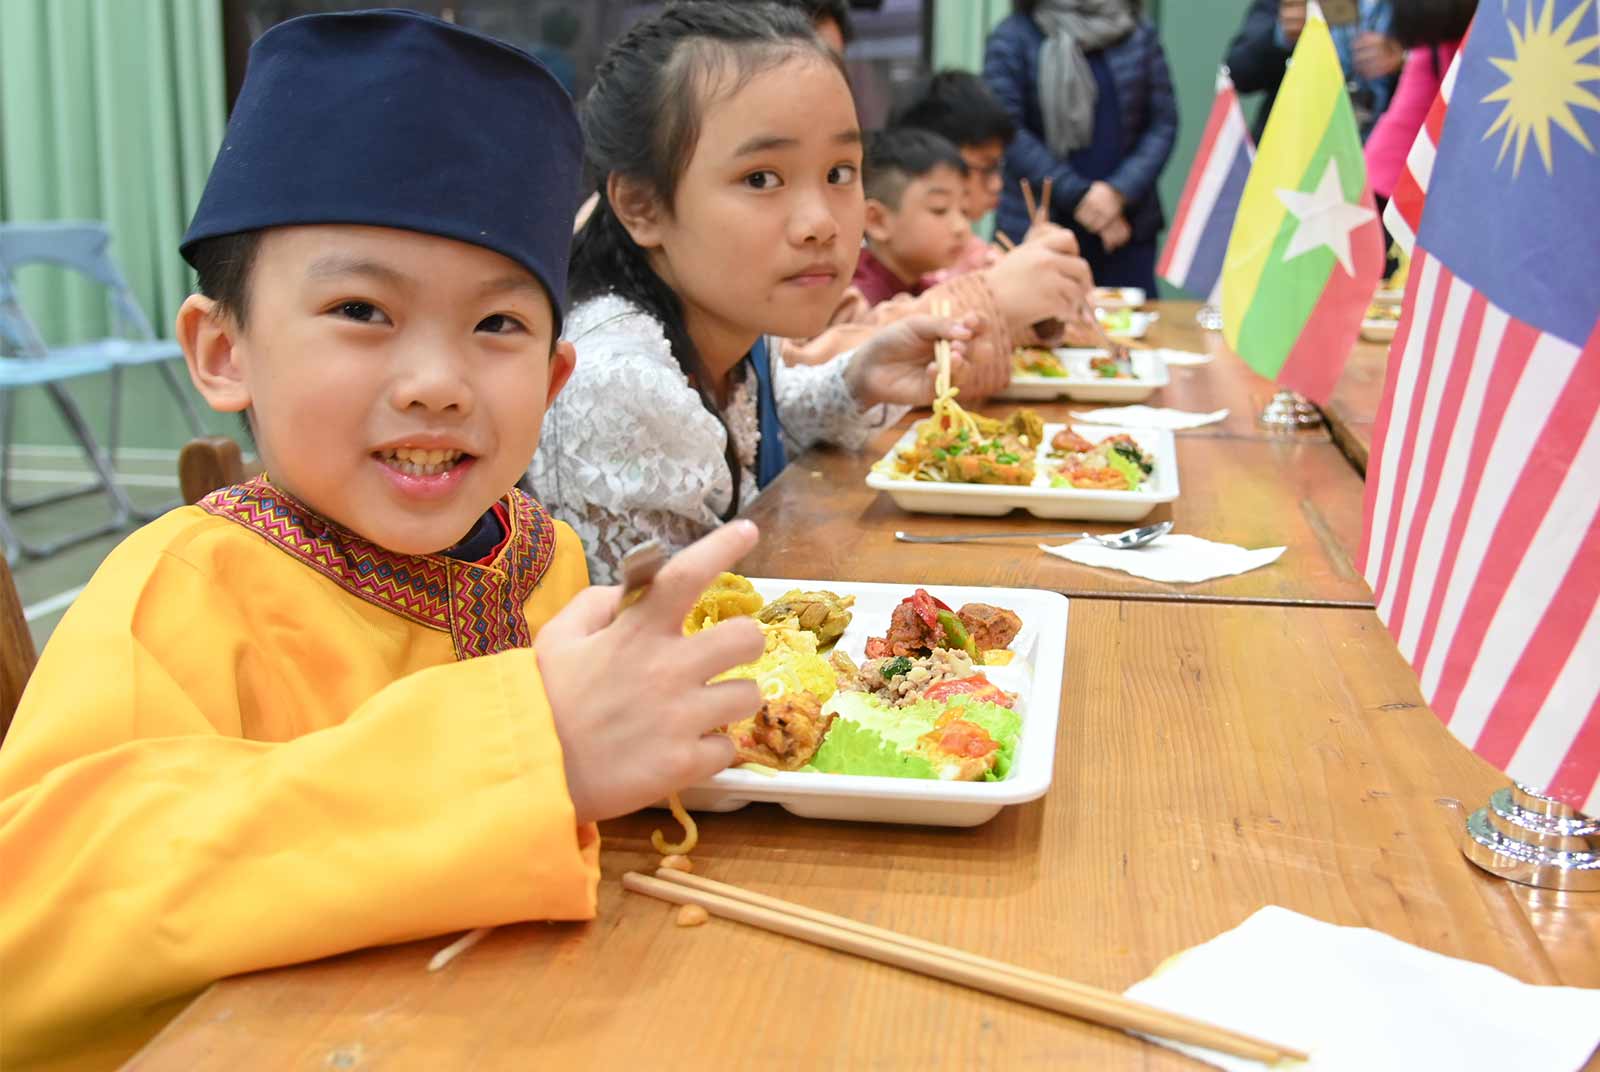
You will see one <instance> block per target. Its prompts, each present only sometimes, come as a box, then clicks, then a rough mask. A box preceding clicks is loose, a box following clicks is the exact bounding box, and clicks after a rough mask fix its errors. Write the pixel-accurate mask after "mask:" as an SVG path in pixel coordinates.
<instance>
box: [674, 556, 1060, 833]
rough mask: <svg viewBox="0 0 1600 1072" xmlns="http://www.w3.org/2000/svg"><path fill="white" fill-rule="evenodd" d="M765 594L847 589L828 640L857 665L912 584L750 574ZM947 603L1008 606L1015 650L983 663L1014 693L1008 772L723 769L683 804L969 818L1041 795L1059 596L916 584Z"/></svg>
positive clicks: (873, 816)
mask: <svg viewBox="0 0 1600 1072" xmlns="http://www.w3.org/2000/svg"><path fill="white" fill-rule="evenodd" d="M750 583H751V584H753V585H755V588H756V591H757V592H760V593H761V595H762V596H764V597H766V598H767V599H768V600H771V599H773V598H775V597H777V596H781V595H783V593H785V592H787V591H789V590H790V589H792V588H800V589H806V590H817V589H822V590H826V591H830V592H835V593H837V594H839V595H841V596H855V597H856V602H855V606H854V607H853V608H852V610H853V613H854V616H853V617H852V618H851V620H850V625H849V627H848V628H847V629H845V632H844V635H843V636H842V637H840V638H839V641H838V643H837V644H836V645H835V647H836V649H837V650H839V651H843V652H845V653H846V654H847V655H849V656H850V658H851V659H853V660H855V662H856V664H857V665H860V664H861V663H862V662H865V661H866V647H867V638H868V637H870V636H883V635H884V634H886V633H887V632H888V630H889V616H890V614H891V613H892V612H893V611H894V608H895V605H896V604H898V603H899V602H900V601H901V600H903V599H905V598H906V597H907V596H909V595H910V594H911V593H912V592H913V591H915V589H916V588H917V587H918V586H917V585H912V584H867V583H852V582H848V581H818V580H781V579H770V578H758V577H752V578H750ZM921 587H924V588H926V589H927V590H928V591H929V592H930V593H932V594H933V595H935V596H937V597H938V598H939V599H942V600H944V602H946V603H948V604H949V605H950V606H952V607H955V608H958V609H959V608H960V607H961V606H962V605H963V604H965V603H975V602H976V603H990V604H993V605H994V606H997V607H1004V608H1005V609H1007V610H1010V611H1015V612H1016V613H1017V615H1019V616H1020V617H1021V618H1022V630H1021V632H1019V633H1018V634H1017V636H1016V639H1014V640H1013V641H1012V642H1011V650H1012V651H1013V652H1015V653H1016V654H1015V657H1014V658H1013V659H1012V661H1011V663H1010V664H1009V665H1007V666H986V667H984V668H983V673H984V675H985V676H987V677H988V678H989V680H990V681H992V682H994V683H995V684H996V685H998V686H999V687H1000V688H1002V689H1005V690H1006V691H1007V692H1014V693H1016V694H1017V696H1018V701H1017V706H1016V711H1017V714H1019V715H1021V716H1022V736H1021V738H1020V739H1019V740H1018V741H1017V750H1016V757H1015V760H1014V762H1013V764H1012V768H1011V772H1010V774H1009V775H1008V776H1007V777H1006V778H1004V779H1002V780H1000V781H997V782H947V781H938V780H932V779H921V778H878V777H870V778H869V777H862V776H857V775H848V774H814V773H806V772H803V771H795V772H787V771H784V772H778V773H766V772H758V771H752V770H738V769H731V770H725V771H722V772H721V773H720V774H716V775H714V776H712V777H711V778H710V779H709V780H708V781H705V782H702V783H700V784H699V785H696V786H693V787H691V788H689V789H686V790H684V791H683V792H682V793H681V794H680V797H681V798H682V800H683V804H684V807H686V808H688V809H689V810H690V811H691V812H694V811H710V812H725V811H737V810H738V809H739V808H742V807H744V806H745V805H746V804H749V803H750V802H752V801H770V802H771V803H774V804H778V805H780V806H782V807H783V808H784V809H785V810H787V811H790V812H792V813H794V814H795V815H800V816H804V817H806V818H809V819H846V820H855V821H858V822H873V823H917V824H922V825H927V826H977V825H978V824H980V823H985V822H988V821H989V820H990V819H992V818H994V817H995V816H996V815H998V814H999V812H1000V809H1001V808H1003V807H1005V806H1006V805H1008V804H1022V803H1025V802H1027V801H1030V800H1037V799H1038V798H1039V797H1042V796H1044V794H1045V793H1046V791H1048V790H1049V788H1050V777H1051V770H1052V768H1053V766H1054V764H1055V752H1056V726H1057V723H1058V722H1059V720H1060V717H1061V680H1062V671H1063V666H1064V661H1065V659H1066V651H1067V600H1066V597H1065V596H1062V595H1059V594H1057V593H1055V592H1045V591H1040V590H1039V589H1035V588H969V587H956V586H953V585H932V584H930V585H922V586H921Z"/></svg>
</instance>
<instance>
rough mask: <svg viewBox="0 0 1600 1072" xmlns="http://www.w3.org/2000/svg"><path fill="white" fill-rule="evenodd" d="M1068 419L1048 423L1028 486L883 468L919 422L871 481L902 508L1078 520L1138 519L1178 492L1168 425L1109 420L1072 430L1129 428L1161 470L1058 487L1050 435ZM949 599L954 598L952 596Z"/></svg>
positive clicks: (1096, 437)
mask: <svg viewBox="0 0 1600 1072" xmlns="http://www.w3.org/2000/svg"><path fill="white" fill-rule="evenodd" d="M1064 427H1067V426H1066V425H1062V424H1047V425H1045V426H1044V442H1043V443H1041V444H1040V445H1039V448H1038V455H1037V460H1036V466H1035V472H1034V477H1033V483H1032V484H1030V485H1027V486H1019V485H1006V484H952V483H944V482H939V481H931V480H910V479H903V478H899V477H894V476H891V475H889V474H888V473H884V472H880V471H879V469H880V467H881V466H882V465H885V464H887V463H889V462H891V461H892V460H893V459H894V456H895V454H896V453H897V452H898V451H899V450H901V449H902V448H904V447H908V446H910V445H911V444H912V443H913V442H914V441H915V439H916V428H915V427H912V428H908V429H907V430H906V434H905V435H903V436H901V437H900V439H899V440H898V441H896V443H895V445H894V446H893V447H891V448H889V453H888V454H886V455H884V457H883V459H882V463H880V465H879V466H874V467H873V469H872V471H871V472H869V473H868V474H867V487H869V488H872V489H873V490H874V491H882V492H887V493H888V495H889V497H890V498H891V499H893V500H894V504H895V505H896V506H898V507H900V509H902V510H909V511H911V512H912V513H918V514H970V515H974V516H977V517H1001V516H1003V515H1005V514H1009V513H1010V512H1011V511H1013V510H1017V509H1022V510H1026V511H1028V513H1030V514H1032V515H1033V516H1034V517H1044V518H1055V519H1072V520H1075V521H1138V520H1139V519H1140V518H1142V517H1144V516H1145V515H1146V514H1148V513H1149V512H1150V511H1151V510H1154V509H1155V508H1156V507H1157V506H1159V505H1160V504H1162V503H1168V502H1172V501H1173V500H1174V499H1176V498H1177V497H1178V450H1177V446H1176V444H1175V442H1174V440H1173V438H1172V433H1171V432H1170V431H1168V430H1167V429H1164V428H1120V427H1117V426H1115V425H1106V424H1074V425H1072V426H1071V428H1072V430H1073V431H1075V432H1077V433H1078V434H1079V435H1081V436H1083V438H1085V439H1087V440H1089V441H1090V442H1091V443H1098V442H1099V441H1100V440H1102V439H1104V438H1106V437H1107V436H1111V435H1116V434H1117V433H1118V432H1126V433H1127V434H1128V435H1130V436H1132V437H1133V441H1134V442H1135V443H1138V444H1139V446H1140V447H1141V448H1143V449H1144V450H1147V451H1149V452H1150V453H1152V454H1154V455H1155V471H1154V472H1153V473H1151V474H1150V477H1149V479H1147V480H1146V481H1145V482H1144V486H1143V487H1142V488H1140V489H1139V490H1138V491H1098V490H1094V489H1090V488H1052V487H1051V486H1050V478H1049V474H1048V473H1047V472H1046V471H1045V469H1046V464H1047V457H1048V455H1049V453H1050V440H1051V439H1052V438H1054V436H1055V434H1056V433H1057V432H1059V431H1060V430H1061V429H1062V428H1064ZM947 602H948V601H947Z"/></svg>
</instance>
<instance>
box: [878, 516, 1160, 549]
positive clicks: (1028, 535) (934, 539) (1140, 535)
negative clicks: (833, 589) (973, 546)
mask: <svg viewBox="0 0 1600 1072" xmlns="http://www.w3.org/2000/svg"><path fill="white" fill-rule="evenodd" d="M1171 531H1172V522H1170V521H1163V522H1161V523H1160V524H1158V525H1145V526H1143V527H1142V528H1137V529H1129V530H1128V531H1126V532H1113V533H1111V534H1110V535H1108V536H1101V535H1097V534H1096V533H1093V532H968V533H963V534H961V535H959V536H914V535H912V534H911V533H909V532H897V533H895V534H894V538H895V539H897V540H899V541H901V542H902V543H966V542H967V541H968V540H1065V539H1068V538H1071V537H1076V538H1078V539H1090V540H1093V541H1095V542H1096V543H1098V544H1100V546H1102V547H1109V548H1111V549H1112V550H1113V551H1130V550H1132V549H1133V548H1135V547H1143V546H1144V545H1145V544H1147V543H1149V542H1150V541H1152V540H1155V539H1158V538H1159V537H1162V536H1165V535H1166V534H1167V533H1169V532H1171Z"/></svg>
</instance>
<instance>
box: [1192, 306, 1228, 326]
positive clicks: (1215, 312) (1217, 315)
mask: <svg viewBox="0 0 1600 1072" xmlns="http://www.w3.org/2000/svg"><path fill="white" fill-rule="evenodd" d="M1194 322H1195V323H1196V324H1199V325H1200V326H1201V327H1202V328H1204V329H1206V330H1207V331H1221V330H1222V310H1221V309H1218V308H1217V307H1216V306H1215V305H1212V304H1211V303H1210V302H1206V304H1204V305H1202V306H1201V307H1200V308H1199V309H1196V310H1195V314H1194Z"/></svg>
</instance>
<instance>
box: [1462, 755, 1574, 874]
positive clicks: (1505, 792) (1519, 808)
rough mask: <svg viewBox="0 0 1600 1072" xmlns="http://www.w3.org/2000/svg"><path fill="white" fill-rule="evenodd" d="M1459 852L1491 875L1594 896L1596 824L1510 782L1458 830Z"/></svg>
mask: <svg viewBox="0 0 1600 1072" xmlns="http://www.w3.org/2000/svg"><path fill="white" fill-rule="evenodd" d="M1461 852H1462V855H1464V856H1466V858H1467V859H1468V860H1471V861H1472V862H1473V863H1474V864H1477V865H1478V866H1479V867H1481V868H1482V869H1483V870H1485V871H1487V872H1489V873H1490V874H1491V875H1496V876H1498V877H1500V878H1503V879H1507V880H1508V881H1511V882H1519V883H1521V884H1523V885H1524V886H1537V887H1539V888H1540V889H1546V890H1569V891H1573V892H1581V893H1593V892H1595V891H1600V819H1591V818H1589V817H1588V816H1586V815H1584V814H1583V813H1582V812H1580V811H1578V810H1577V809H1575V808H1571V807H1568V806H1567V805H1566V804H1563V803H1562V802H1561V801H1559V800H1556V799H1554V798H1552V797H1547V796H1545V795H1544V794H1543V793H1540V792H1537V791H1535V790H1533V789H1529V788H1528V787H1527V786H1525V785H1523V784H1521V783H1520V782H1515V781H1514V782H1512V783H1511V785H1510V786H1508V787H1507V788H1504V789H1497V790H1495V791H1494V792H1493V793H1492V794H1490V796H1489V805H1488V807H1485V808H1479V809H1478V810H1477V811H1475V812H1473V813H1472V814H1471V815H1470V816H1469V817H1468V818H1467V822H1466V826H1465V827H1464V828H1463V831H1462V837H1461Z"/></svg>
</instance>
